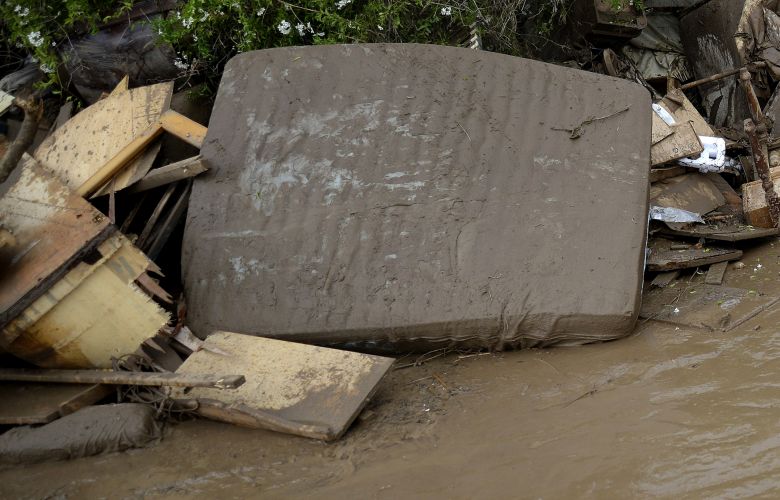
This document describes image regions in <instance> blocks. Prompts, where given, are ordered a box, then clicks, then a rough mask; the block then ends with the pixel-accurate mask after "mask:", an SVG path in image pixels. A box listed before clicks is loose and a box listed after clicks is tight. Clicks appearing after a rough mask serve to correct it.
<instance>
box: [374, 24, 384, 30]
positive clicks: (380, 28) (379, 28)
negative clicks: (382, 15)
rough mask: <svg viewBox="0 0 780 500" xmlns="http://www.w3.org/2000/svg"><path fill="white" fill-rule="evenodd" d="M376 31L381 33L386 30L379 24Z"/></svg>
mask: <svg viewBox="0 0 780 500" xmlns="http://www.w3.org/2000/svg"><path fill="white" fill-rule="evenodd" d="M376 29H378V30H379V31H384V30H385V29H384V28H383V27H381V26H379V25H378V24H377V25H376Z"/></svg>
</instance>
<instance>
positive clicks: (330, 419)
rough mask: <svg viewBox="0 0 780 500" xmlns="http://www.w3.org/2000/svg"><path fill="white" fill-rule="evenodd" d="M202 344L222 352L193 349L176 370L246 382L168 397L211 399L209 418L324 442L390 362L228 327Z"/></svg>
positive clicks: (360, 404) (351, 417) (359, 404)
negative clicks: (233, 376) (233, 377)
mask: <svg viewBox="0 0 780 500" xmlns="http://www.w3.org/2000/svg"><path fill="white" fill-rule="evenodd" d="M206 346H210V347H212V348H216V349H219V350H220V351H222V352H223V353H226V354H216V353H214V352H210V351H208V350H205V349H204V350H200V351H197V352H194V353H193V354H192V355H191V356H190V357H189V358H187V360H186V361H185V362H184V363H183V364H182V365H181V367H179V369H178V370H176V373H188V374H203V373H222V372H225V370H228V371H230V372H231V373H240V374H242V375H244V377H245V378H246V382H245V383H244V384H243V385H242V386H240V387H239V388H237V389H233V390H219V389H204V388H193V389H192V390H190V391H187V392H184V391H183V390H181V389H176V390H175V391H174V394H173V397H175V398H180V399H189V398H195V399H198V400H202V401H204V403H205V404H206V405H209V403H208V400H212V401H215V402H217V404H214V403H211V405H210V407H211V410H210V413H209V415H210V416H212V417H217V416H218V413H222V414H223V416H224V419H226V420H229V421H237V420H241V421H242V422H243V423H244V424H245V425H252V422H254V425H253V426H255V427H270V428H272V430H287V431H288V432H293V433H296V434H300V435H303V436H307V437H314V438H319V439H326V440H331V439H336V438H338V437H340V436H341V435H342V434H343V433H344V431H345V430H346V429H347V427H349V424H350V423H351V422H352V420H354V418H355V417H356V416H357V414H358V412H359V411H360V409H362V408H363V405H364V404H365V402H366V400H367V398H369V397H370V396H371V395H372V394H373V393H374V390H375V389H376V386H377V384H378V383H379V381H380V380H381V378H382V377H383V376H384V374H385V373H386V372H387V370H388V369H389V368H390V366H391V365H392V364H393V361H394V360H393V359H392V358H386V357H382V356H372V355H368V354H360V353H356V352H349V351H340V350H336V349H328V348H324V347H315V346H308V345H304V344H296V343H293V342H285V341H281V340H274V339H266V338H262V337H253V336H249V335H241V334H238V333H230V332H215V333H213V334H212V335H210V336H209V337H208V338H207V339H206ZM225 373H227V372H225ZM218 410H219V411H218ZM231 414H232V416H231ZM267 424H271V425H270V426H269V425H267ZM274 424H276V426H275V425H274Z"/></svg>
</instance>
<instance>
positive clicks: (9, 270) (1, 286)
mask: <svg viewBox="0 0 780 500" xmlns="http://www.w3.org/2000/svg"><path fill="white" fill-rule="evenodd" d="M22 162H23V164H22V165H21V166H20V167H18V168H17V169H16V170H15V171H14V172H13V173H12V174H11V176H10V177H9V179H8V180H7V181H6V182H5V183H4V184H3V187H2V190H3V192H4V194H0V227H3V228H4V229H5V230H6V231H8V232H9V233H10V234H11V235H13V240H14V242H13V244H12V245H4V246H3V247H2V249H0V269H1V270H2V272H0V328H2V326H3V325H5V324H7V323H8V322H9V321H10V320H12V319H13V318H14V317H16V316H17V315H18V314H20V313H21V312H22V311H23V310H24V309H25V308H26V307H28V306H29V305H30V304H31V303H32V302H33V301H35V300H36V299H37V298H38V297H40V296H41V295H42V294H43V293H44V292H45V291H46V290H47V289H48V288H49V287H50V286H51V285H52V284H53V283H54V282H55V281H56V280H58V279H59V278H61V277H62V276H63V275H64V274H65V272H66V271H67V269H68V267H70V266H72V265H73V264H74V263H76V262H78V261H79V260H80V259H81V258H82V257H83V256H84V255H86V254H88V253H90V252H91V251H92V250H93V249H94V248H95V246H96V245H98V244H99V243H100V242H102V241H103V240H105V239H106V238H107V237H108V235H109V234H111V233H112V232H113V231H114V230H115V229H114V228H113V226H111V225H110V224H109V221H108V218H107V217H105V216H103V214H102V213H100V212H99V211H98V210H97V209H95V208H94V207H93V206H92V205H90V204H89V203H88V202H86V201H85V200H84V199H83V198H81V197H79V196H77V195H76V194H75V193H73V192H72V191H71V190H70V189H68V188H67V187H65V186H64V185H63V184H62V183H61V182H59V181H58V180H57V179H56V178H54V177H53V176H52V175H51V173H49V172H47V171H45V170H44V169H43V168H41V167H40V166H39V165H37V163H36V162H35V160H33V159H32V158H30V157H29V156H26V157H25V158H24V159H23V160H22Z"/></svg>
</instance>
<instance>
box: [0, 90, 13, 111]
mask: <svg viewBox="0 0 780 500" xmlns="http://www.w3.org/2000/svg"><path fill="white" fill-rule="evenodd" d="M13 103H14V96H12V95H11V94H8V93H6V92H3V91H2V90H0V116H3V113H5V112H6V111H8V108H10V107H11V105H12V104H13Z"/></svg>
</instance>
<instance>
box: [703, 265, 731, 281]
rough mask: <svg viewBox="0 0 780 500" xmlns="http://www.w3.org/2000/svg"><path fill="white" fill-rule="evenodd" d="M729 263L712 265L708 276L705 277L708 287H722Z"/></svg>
mask: <svg viewBox="0 0 780 500" xmlns="http://www.w3.org/2000/svg"><path fill="white" fill-rule="evenodd" d="M728 265H729V263H728V262H718V263H717V264H712V265H711V266H710V268H709V269H708V270H707V276H705V277H704V283H706V284H708V285H720V284H721V283H723V276H724V275H725V274H726V267H728Z"/></svg>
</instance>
